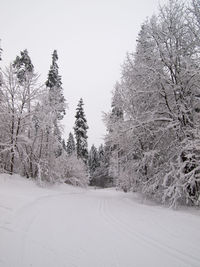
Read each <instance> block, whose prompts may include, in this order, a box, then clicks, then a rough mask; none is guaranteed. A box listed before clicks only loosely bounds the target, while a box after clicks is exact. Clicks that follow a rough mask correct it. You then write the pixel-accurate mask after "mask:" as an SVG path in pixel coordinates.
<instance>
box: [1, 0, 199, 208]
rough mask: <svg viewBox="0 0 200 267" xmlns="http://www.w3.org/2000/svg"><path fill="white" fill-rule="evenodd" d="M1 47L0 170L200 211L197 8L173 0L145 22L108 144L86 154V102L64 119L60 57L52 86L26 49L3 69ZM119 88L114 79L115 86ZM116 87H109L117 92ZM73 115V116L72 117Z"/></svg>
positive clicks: (111, 118) (124, 71)
mask: <svg viewBox="0 0 200 267" xmlns="http://www.w3.org/2000/svg"><path fill="white" fill-rule="evenodd" d="M4 50H6V48H1V50H0V63H1V64H0V65H1V66H0V125H1V129H0V172H1V173H8V174H11V175H12V174H19V175H21V176H25V177H27V178H33V179H35V180H36V181H37V182H38V184H40V185H42V184H45V183H57V182H65V183H68V184H72V185H75V186H82V187H86V186H87V185H91V186H95V187H116V188H118V189H121V190H123V191H124V192H128V191H130V192H139V193H141V194H142V195H144V196H145V197H147V198H150V199H153V200H154V201H156V202H158V203H162V204H166V205H169V206H172V207H176V206H177V205H192V206H199V204H200V136H199V130H200V2H199V1H198V0H192V1H191V2H190V3H185V2H183V1H176V0H170V1H169V2H168V4H167V5H163V6H160V8H159V10H158V11H157V14H156V15H153V16H152V17H150V18H148V19H146V20H145V21H144V22H143V24H142V26H141V29H140V32H139V34H138V38H137V40H136V49H135V51H129V52H127V55H126V57H125V60H124V62H123V64H122V66H121V77H119V80H118V81H117V82H116V84H115V86H114V89H113V95H112V101H111V107H110V112H108V113H105V114H104V118H103V119H104V122H105V125H106V128H107V134H106V136H105V140H104V144H102V145H100V147H99V148H96V147H95V146H94V145H92V146H91V148H90V149H89V148H88V141H87V139H88V136H87V130H88V125H87V119H86V115H85V112H84V108H83V106H84V102H83V99H82V98H81V96H80V100H79V102H78V105H77V109H76V114H75V123H74V127H72V132H70V134H69V137H68V139H67V140H66V141H65V139H64V137H63V136H64V135H63V125H62V119H63V117H64V116H65V114H66V109H67V100H66V99H65V97H64V93H63V90H64V89H63V87H62V77H61V75H60V74H59V67H58V53H57V50H54V51H53V54H52V63H51V65H50V69H49V72H48V75H47V80H46V81H44V82H43V83H40V82H39V75H38V74H37V72H36V71H35V68H34V65H33V63H32V61H31V58H30V56H29V53H28V50H23V51H21V52H20V53H19V55H18V56H16V58H15V59H14V60H13V62H12V63H11V64H10V65H9V66H7V67H3V66H2V63H3V60H1V56H2V55H3V51H4ZM114 82H115V81H114ZM111 89H112V88H111ZM66 116H67V115H66Z"/></svg>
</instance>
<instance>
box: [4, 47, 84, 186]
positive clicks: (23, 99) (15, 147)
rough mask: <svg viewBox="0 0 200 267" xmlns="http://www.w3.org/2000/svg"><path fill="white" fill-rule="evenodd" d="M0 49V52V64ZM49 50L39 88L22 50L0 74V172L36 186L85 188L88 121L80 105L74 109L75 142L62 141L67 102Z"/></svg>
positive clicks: (57, 69) (25, 51)
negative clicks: (34, 181)
mask: <svg viewBox="0 0 200 267" xmlns="http://www.w3.org/2000/svg"><path fill="white" fill-rule="evenodd" d="M1 53H2V49H0V59H1ZM57 61H58V54H57V51H56V50H54V51H53V54H52V63H51V66H50V70H49V72H48V77H47V80H46V82H45V83H44V84H42V85H41V84H39V79H38V78H39V75H37V73H36V72H35V69H34V66H33V64H32V61H31V59H30V56H29V54H28V51H27V50H24V51H21V52H20V55H19V56H17V57H16V59H15V60H14V61H13V62H12V63H11V64H10V65H9V66H8V67H6V68H5V70H2V68H1V69H0V74H1V75H0V125H1V129H0V171H1V172H6V173H9V174H11V175H12V174H13V173H18V174H20V175H22V176H26V177H27V178H29V177H32V178H36V179H37V181H39V182H40V183H43V182H46V181H47V182H56V181H64V182H67V183H70V184H73V185H81V186H86V185H87V184H88V183H89V176H88V170H87V164H86V162H87V158H88V152H87V146H88V145H87V134H86V133H87V129H88V126H87V121H86V119H85V114H84V110H83V100H82V99H80V101H79V103H78V106H77V113H76V116H75V118H76V120H75V127H74V131H75V138H76V141H74V140H73V136H72V134H70V137H69V140H68V143H67V145H66V144H65V140H64V138H63V130H62V119H63V117H64V115H65V114H66V108H67V103H66V99H65V97H64V94H63V87H62V81H61V76H60V75H59V67H58V64H57Z"/></svg>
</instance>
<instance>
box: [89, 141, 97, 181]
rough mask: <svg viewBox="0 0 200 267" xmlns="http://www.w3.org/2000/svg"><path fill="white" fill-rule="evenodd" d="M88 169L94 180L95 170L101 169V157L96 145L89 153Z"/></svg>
mask: <svg viewBox="0 0 200 267" xmlns="http://www.w3.org/2000/svg"><path fill="white" fill-rule="evenodd" d="M88 167H89V172H90V177H91V180H92V179H93V178H94V173H95V170H96V169H97V167H99V155H98V151H97V148H96V147H95V146H94V145H92V146H91V149H90V151H89V157H88Z"/></svg>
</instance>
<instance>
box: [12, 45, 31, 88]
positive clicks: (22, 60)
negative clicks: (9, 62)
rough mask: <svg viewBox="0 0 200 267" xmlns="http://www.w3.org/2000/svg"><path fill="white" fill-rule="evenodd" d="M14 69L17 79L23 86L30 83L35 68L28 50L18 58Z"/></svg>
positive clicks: (22, 52)
mask: <svg viewBox="0 0 200 267" xmlns="http://www.w3.org/2000/svg"><path fill="white" fill-rule="evenodd" d="M13 67H14V68H15V69H16V74H17V78H18V80H19V83H20V84H21V85H23V84H25V83H27V82H29V81H30V76H31V77H32V76H33V71H34V66H33V64H32V62H31V59H30V57H29V55H28V51H27V49H25V50H24V51H21V52H20V56H17V57H16V59H15V61H14V63H13Z"/></svg>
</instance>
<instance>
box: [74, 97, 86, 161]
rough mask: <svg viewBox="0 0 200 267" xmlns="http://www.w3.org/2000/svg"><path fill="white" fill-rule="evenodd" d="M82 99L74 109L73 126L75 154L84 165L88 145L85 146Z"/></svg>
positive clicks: (84, 120)
mask: <svg viewBox="0 0 200 267" xmlns="http://www.w3.org/2000/svg"><path fill="white" fill-rule="evenodd" d="M83 105H84V104H83V99H82V98H81V99H80V100H79V103H78V106H77V108H76V116H75V118H76V121H75V126H74V131H75V137H76V153H77V157H78V158H81V159H82V160H83V161H84V162H85V163H87V160H88V144H87V138H88V136H87V129H88V125H87V120H86V118H85V113H84V110H83Z"/></svg>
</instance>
